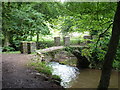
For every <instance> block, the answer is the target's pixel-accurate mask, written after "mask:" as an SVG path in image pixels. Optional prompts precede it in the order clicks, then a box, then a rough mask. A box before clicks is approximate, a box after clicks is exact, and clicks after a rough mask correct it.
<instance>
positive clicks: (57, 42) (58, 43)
mask: <svg viewBox="0 0 120 90" xmlns="http://www.w3.org/2000/svg"><path fill="white" fill-rule="evenodd" d="M54 44H55V46H60V37H54Z"/></svg>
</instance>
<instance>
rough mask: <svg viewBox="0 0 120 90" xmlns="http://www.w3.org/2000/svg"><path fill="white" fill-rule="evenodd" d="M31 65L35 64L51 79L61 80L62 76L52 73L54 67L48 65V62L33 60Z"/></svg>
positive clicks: (35, 66) (36, 67)
mask: <svg viewBox="0 0 120 90" xmlns="http://www.w3.org/2000/svg"><path fill="white" fill-rule="evenodd" d="M30 66H33V67H34V69H35V70H37V71H38V72H39V73H43V74H45V75H47V76H48V77H50V78H51V79H54V80H58V81H61V79H60V76H57V75H52V70H53V69H52V67H50V66H47V63H46V62H31V63H30Z"/></svg>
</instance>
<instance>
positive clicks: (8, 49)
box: [2, 46, 15, 52]
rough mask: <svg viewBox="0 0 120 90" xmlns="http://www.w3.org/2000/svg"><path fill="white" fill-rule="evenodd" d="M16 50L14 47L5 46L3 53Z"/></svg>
mask: <svg viewBox="0 0 120 90" xmlns="http://www.w3.org/2000/svg"><path fill="white" fill-rule="evenodd" d="M14 50H15V49H14V48H13V47H10V46H5V47H3V48H2V52H6V51H14Z"/></svg>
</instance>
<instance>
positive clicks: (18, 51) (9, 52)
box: [0, 51, 20, 54]
mask: <svg viewBox="0 0 120 90" xmlns="http://www.w3.org/2000/svg"><path fill="white" fill-rule="evenodd" d="M0 53H3V54H7V53H8V54H9V53H12V54H14V53H20V51H7V52H0Z"/></svg>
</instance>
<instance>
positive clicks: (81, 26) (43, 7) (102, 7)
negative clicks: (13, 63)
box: [1, 2, 120, 70]
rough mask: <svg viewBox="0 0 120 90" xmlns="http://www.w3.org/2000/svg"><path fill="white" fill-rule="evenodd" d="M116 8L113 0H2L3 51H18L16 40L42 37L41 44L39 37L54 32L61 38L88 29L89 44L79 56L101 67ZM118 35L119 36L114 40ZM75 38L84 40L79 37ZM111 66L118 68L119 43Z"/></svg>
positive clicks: (34, 39)
mask: <svg viewBox="0 0 120 90" xmlns="http://www.w3.org/2000/svg"><path fill="white" fill-rule="evenodd" d="M116 8H117V3H116V2H114V3H113V2H106V3H105V2H94V3H93V2H86V3H78V2H65V3H61V2H37V3H35V2H34V3H33V2H3V3H2V35H1V38H2V46H3V51H18V50H19V47H20V41H35V42H40V41H41V40H42V43H43V46H44V45H45V44H46V43H47V42H46V41H45V39H43V37H46V36H48V35H49V36H50V37H53V33H54V34H56V32H59V33H60V35H61V37H63V36H68V35H69V34H71V33H75V32H76V33H84V32H89V35H90V36H91V40H90V41H91V42H92V43H88V44H87V46H88V47H89V48H86V49H84V50H82V55H83V56H86V57H88V59H89V61H90V63H91V68H102V65H103V61H104V57H105V54H106V52H107V50H108V44H109V41H110V37H111V35H112V30H113V25H114V24H113V23H114V16H115V13H116ZM119 9H120V8H119ZM118 21H119V20H118ZM119 29H120V28H119ZM119 29H118V30H119ZM51 31H53V32H51ZM119 38H120V35H119V36H118V41H119ZM77 40H79V41H80V42H84V41H85V40H84V39H81V37H78V38H77ZM44 42H45V43H44ZM48 42H49V41H48ZM48 44H50V43H48ZM109 46H110V47H111V48H112V46H111V45H109ZM46 47H49V45H48V46H46ZM113 48H114V47H113ZM112 67H113V68H114V69H117V70H119V69H120V42H119V44H118V47H117V50H116V54H115V58H114V61H113V64H112Z"/></svg>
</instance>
